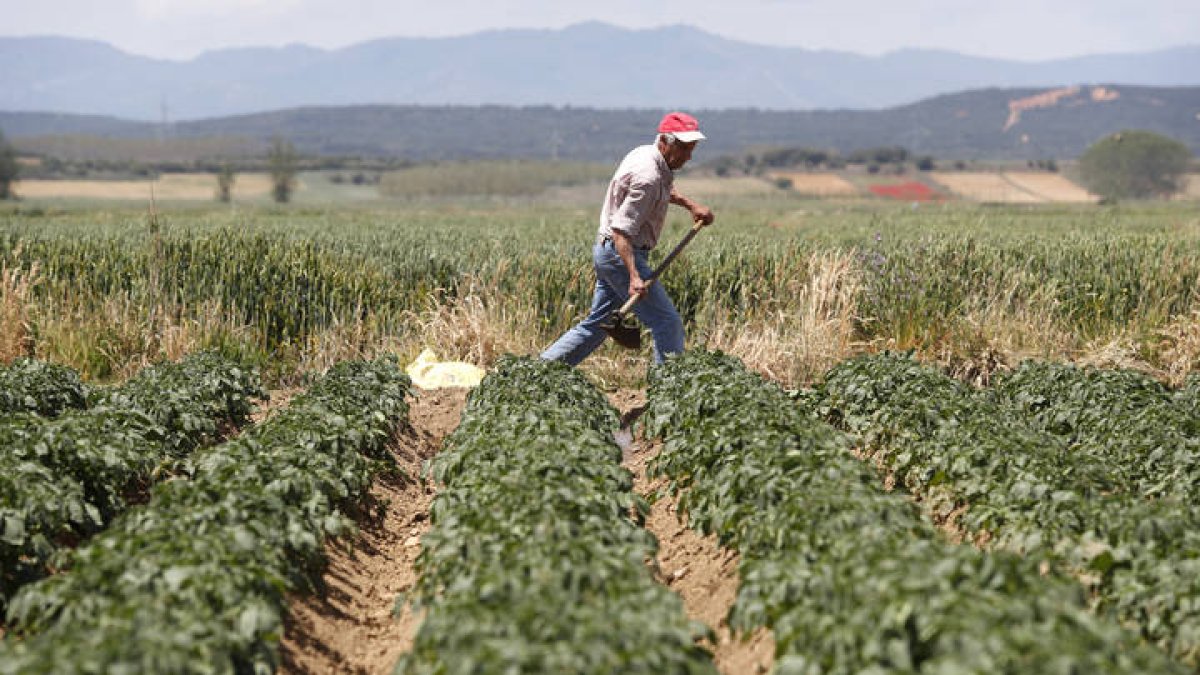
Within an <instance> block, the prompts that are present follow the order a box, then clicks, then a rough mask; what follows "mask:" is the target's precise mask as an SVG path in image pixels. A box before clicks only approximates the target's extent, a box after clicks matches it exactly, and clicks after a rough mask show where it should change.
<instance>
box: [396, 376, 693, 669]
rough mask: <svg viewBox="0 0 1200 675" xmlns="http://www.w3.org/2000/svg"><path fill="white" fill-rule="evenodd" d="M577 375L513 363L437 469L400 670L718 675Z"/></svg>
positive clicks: (612, 417)
mask: <svg viewBox="0 0 1200 675" xmlns="http://www.w3.org/2000/svg"><path fill="white" fill-rule="evenodd" d="M617 422H618V420H617V415H616V413H615V411H614V410H613V409H612V407H611V406H610V405H609V404H608V403H607V402H606V401H605V400H604V397H603V396H602V395H601V394H600V393H599V392H598V391H597V390H596V389H595V388H594V387H593V386H592V385H590V384H589V383H588V382H587V381H586V379H584V378H583V376H582V375H580V374H579V373H577V372H576V371H573V370H571V369H569V368H567V367H566V366H563V365H562V364H559V363H547V362H543V361H540V360H537V359H528V358H515V357H506V358H505V359H502V360H501V361H500V363H499V364H498V365H497V367H496V369H495V370H494V371H493V372H491V373H490V374H489V375H488V376H487V378H486V379H485V380H484V381H483V383H482V385H481V386H480V387H479V388H478V389H476V390H475V391H474V392H473V393H472V395H471V398H470V401H469V405H468V406H467V409H466V410H465V412H464V414H463V417H462V421H461V423H460V424H459V426H458V428H457V430H456V431H455V432H454V433H453V434H452V435H451V436H450V437H449V438H448V439H447V442H446V447H445V449H443V451H442V452H441V453H440V454H439V455H438V457H437V458H436V459H435V460H433V461H432V463H431V464H430V466H429V467H428V472H429V474H430V476H431V477H432V478H433V479H434V480H435V481H437V482H440V483H442V484H443V486H444V487H443V488H442V490H441V491H440V492H439V494H438V496H437V498H436V499H435V500H434V503H433V506H432V509H431V512H430V513H431V520H432V523H433V528H432V530H431V531H430V532H429V533H428V534H426V535H425V536H424V537H423V539H422V547H423V548H422V551H421V555H420V557H419V559H418V568H419V572H420V575H421V576H420V581H419V582H418V584H417V586H416V588H415V589H414V591H413V599H414V600H415V604H416V606H417V607H419V608H426V609H427V610H428V612H427V614H426V617H425V619H424V621H423V623H422V624H421V627H420V629H419V631H418V633H417V636H416V640H415V645H414V647H413V650H412V651H411V652H410V653H409V654H406V655H405V656H404V657H402V658H401V660H400V661H399V662H398V663H397V665H396V668H395V672H396V673H518V672H521V673H566V672H570V673H713V672H715V670H714V668H713V665H712V662H711V660H710V657H709V655H708V653H707V652H706V651H705V650H704V649H703V648H702V647H700V646H699V645H697V644H696V639H697V637H699V636H700V635H702V634H704V630H703V629H702V628H701V627H699V626H693V625H690V624H689V622H688V621H687V620H686V619H685V617H684V614H683V611H682V607H681V602H680V600H679V598H678V596H676V595H674V594H673V593H671V592H670V591H669V590H668V589H667V588H666V587H664V586H662V585H660V584H657V583H655V581H654V579H653V577H652V575H651V573H650V571H649V569H647V567H646V561H647V560H652V559H653V558H654V553H655V550H656V546H657V543H656V541H655V540H654V538H653V536H652V535H650V534H649V533H648V532H647V531H646V530H645V529H643V528H641V527H639V523H638V522H635V518H636V520H638V521H640V520H641V519H642V518H643V517H644V514H645V512H646V509H647V505H646V504H645V502H644V501H643V500H641V499H640V498H639V497H637V496H635V494H634V493H633V491H632V488H633V481H632V477H631V475H630V473H629V472H628V471H627V470H626V469H624V468H623V467H622V466H621V450H620V449H619V448H618V447H617V445H616V443H615V442H614V440H613V438H612V432H613V431H614V430H615V429H616V427H617Z"/></svg>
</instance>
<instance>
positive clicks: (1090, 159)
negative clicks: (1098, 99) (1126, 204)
mask: <svg viewBox="0 0 1200 675" xmlns="http://www.w3.org/2000/svg"><path fill="white" fill-rule="evenodd" d="M1191 156H1192V153H1191V151H1190V150H1188V148H1187V146H1186V145H1184V144H1183V143H1180V142H1179V141H1176V140H1174V139H1171V138H1167V137H1166V136H1161V135H1159V134H1156V133H1153V132H1149V131H1121V132H1118V133H1115V134H1113V135H1111V136H1109V137H1107V138H1104V139H1101V140H1100V141H1098V142H1096V143H1095V144H1094V145H1092V147H1090V148H1088V149H1087V152H1085V153H1083V156H1082V157H1080V158H1079V172H1080V176H1081V178H1082V180H1083V184H1084V186H1085V187H1087V189H1089V190H1091V191H1092V192H1093V193H1095V194H1097V195H1100V196H1101V197H1104V198H1106V199H1128V198H1134V199H1144V198H1148V197H1170V196H1171V195H1172V194H1174V193H1176V192H1178V191H1179V188H1180V180H1181V178H1182V177H1183V174H1184V173H1185V172H1186V171H1187V167H1188V162H1189V161H1190V159H1191Z"/></svg>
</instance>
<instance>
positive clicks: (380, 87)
mask: <svg viewBox="0 0 1200 675" xmlns="http://www.w3.org/2000/svg"><path fill="white" fill-rule="evenodd" d="M1099 83H1108V84H1117V85H1140V86H1165V87H1174V86H1195V85H1200V46H1185V47H1176V48H1171V49H1164V50H1161V51H1155V52H1148V53H1138V54H1098V55H1091V56H1082V57H1077V58H1069V59H1058V60H1050V61H1040V62H1022V61H1012V60H1002V59H993V58H979V57H973V56H966V55H963V54H958V53H954V52H948V51H936V50H917V49H906V50H900V51H895V52H890V53H887V54H884V55H882V56H863V55H858V54H852V53H847V52H839V51H829V50H809V49H802V48H784V47H773V46H764V45H757V44H750V43H745V42H738V41H734V40H729V39H725V38H722V37H719V36H716V35H713V34H710V33H706V32H704V31H701V30H698V29H695V28H692V27H688V26H673V27H666V28H658V29H650V30H628V29H623V28H618V27H614V26H611V25H607V24H603V23H595V22H592V23H583V24H577V25H574V26H570V27H567V28H564V29H560V30H500V31H488V32H482V33H476V34H472V35H467V36H462V37H453V38H389V39H380V40H374V41H370V42H364V43H360V44H356V45H352V46H349V47H345V48H341V49H333V50H324V49H317V48H313V47H308V46H303V45H292V46H287V47H281V48H266V47H261V48H260V47H252V48H239V49H223V50H219V51H211V52H206V53H204V54H201V55H200V56H198V57H196V58H194V59H191V60H187V61H173V60H164V59H154V58H148V57H144V56H137V55H133V54H129V53H126V52H123V51H121V50H119V49H117V48H115V47H113V46H111V45H108V44H106V43H102V42H96V41H89V40H80V39H74V38H64V37H4V38H0V110H3V111H9V112H32V111H42V112H58V113H72V114H81V115H107V116H114V117H119V118H124V119H129V120H142V121H162V120H164V118H165V119H169V120H171V121H180V120H196V119H203V118H211V117H222V116H230V115H244V114H249V113H256V112H263V111H271V110H280V109H285V108H297V107H312V106H364V105H399V106H480V105H499V106H542V105H546V106H559V107H561V106H577V107H591V108H598V109H611V110H621V109H652V110H660V111H661V110H664V109H672V108H684V109H704V110H722V109H733V108H741V109H761V110H775V111H784V110H809V111H811V110H839V109H856V110H878V109H883V108H892V107H897V106H903V105H907V104H911V103H915V102H917V101H920V100H923V99H927V98H930V97H936V96H938V95H942V94H947V93H951V92H958V91H963V90H973V89H987V88H1049V87H1061V86H1069V85H1094V84H1099Z"/></svg>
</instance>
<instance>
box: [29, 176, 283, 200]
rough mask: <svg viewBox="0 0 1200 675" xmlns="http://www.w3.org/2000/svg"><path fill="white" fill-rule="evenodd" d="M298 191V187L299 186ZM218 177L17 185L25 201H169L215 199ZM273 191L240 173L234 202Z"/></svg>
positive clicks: (265, 180)
mask: <svg viewBox="0 0 1200 675" xmlns="http://www.w3.org/2000/svg"><path fill="white" fill-rule="evenodd" d="M297 189H299V186H297ZM216 190H217V177H216V176H215V175H213V174H207V173H181V174H174V173H172V174H164V175H162V176H160V177H159V178H158V179H156V180H23V181H20V182H18V183H17V184H16V185H15V191H16V193H17V194H18V195H19V196H20V197H21V198H22V199H56V198H63V199H113V200H123V201H137V200H149V199H150V195H151V192H152V191H153V195H154V198H155V199H159V200H169V201H175V200H178V201H197V200H212V199H214V198H215V196H216ZM270 192H271V177H270V176H268V175H267V174H249V173H248V174H238V175H237V176H236V178H235V179H234V183H233V198H234V199H252V198H258V197H265V196H267V195H269V194H270Z"/></svg>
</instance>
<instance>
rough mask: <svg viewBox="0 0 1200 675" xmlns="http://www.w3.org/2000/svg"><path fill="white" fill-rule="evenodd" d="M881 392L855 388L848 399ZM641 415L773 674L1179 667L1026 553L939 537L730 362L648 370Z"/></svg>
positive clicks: (707, 358)
mask: <svg viewBox="0 0 1200 675" xmlns="http://www.w3.org/2000/svg"><path fill="white" fill-rule="evenodd" d="M889 389H895V387H894V383H891V382H883V381H874V382H869V383H868V382H862V383H861V384H860V385H859V386H853V387H848V397H849V398H850V399H851V400H860V401H866V400H870V399H871V398H872V397H874V396H877V395H879V394H880V393H882V392H885V391H887V390H889ZM857 412H858V411H853V410H852V411H849V412H848V413H847V415H846V417H850V416H852V415H854V414H857ZM918 417H920V416H918ZM644 419H646V429H647V432H648V433H650V434H652V435H656V436H661V437H663V439H664V445H663V450H662V453H661V455H660V456H659V458H658V459H656V460H655V461H654V462H653V463H652V464H651V466H650V471H651V472H652V473H655V474H661V475H665V476H666V477H668V478H669V479H670V489H671V490H673V491H675V492H676V493H677V494H678V495H679V505H680V511H681V512H682V513H685V514H686V516H687V518H688V521H689V523H690V524H691V525H692V527H695V528H697V529H699V530H701V531H702V532H706V533H713V534H716V535H717V536H719V537H720V538H721V540H722V541H723V542H725V543H726V544H728V545H731V546H734V547H736V548H737V550H738V551H739V553H740V554H741V563H740V566H739V575H740V577H741V585H740V589H739V593H738V598H737V601H736V603H735V605H734V607H733V609H732V611H731V614H730V619H729V620H730V625H731V626H733V627H734V628H736V629H738V630H742V631H749V630H752V629H754V628H757V627H760V626H766V627H768V628H770V629H771V630H772V631H773V633H774V637H775V641H776V657H777V660H776V670H777V671H778V672H781V673H814V674H815V673H861V672H876V673H883V672H899V673H911V672H989V673H997V672H999V673H1030V672H1046V673H1052V672H1089V673H1090V672H1095V673H1100V672H1108V673H1144V672H1175V671H1176V670H1177V669H1176V668H1174V667H1173V666H1172V664H1171V663H1170V662H1169V661H1168V660H1167V659H1166V658H1165V657H1164V656H1163V655H1161V654H1160V653H1158V652H1157V651H1156V650H1153V649H1148V648H1146V647H1142V646H1139V645H1138V644H1137V639H1136V638H1135V636H1133V635H1131V634H1129V633H1126V632H1124V631H1122V630H1121V629H1119V628H1118V627H1117V626H1116V625H1115V624H1113V623H1109V622H1105V621H1103V620H1102V619H1098V618H1096V617H1093V616H1091V615H1090V614H1089V613H1088V612H1087V608H1086V603H1085V598H1084V595H1083V593H1082V590H1081V589H1080V588H1079V586H1078V585H1077V584H1075V583H1073V582H1071V581H1069V580H1065V579H1063V578H1061V577H1056V576H1043V575H1042V574H1041V572H1040V571H1039V569H1038V561H1037V560H1036V559H1026V558H1021V557H1018V556H1015V555H1012V554H1008V553H1004V552H995V553H985V552H981V551H979V550H977V549H975V548H973V547H970V546H963V545H952V544H950V543H948V542H946V541H945V540H944V539H943V538H942V537H941V536H940V535H939V533H938V532H937V531H936V530H935V529H934V527H933V525H932V524H931V523H929V521H928V520H926V519H924V518H922V517H921V515H920V513H919V511H918V510H917V509H916V508H915V506H914V505H913V504H912V503H911V502H909V501H908V500H906V499H905V497H904V496H903V495H901V494H895V493H887V492H884V491H883V489H882V488H881V487H880V486H879V481H878V479H877V477H876V476H875V474H874V471H873V470H872V469H871V468H870V467H869V466H868V465H866V464H865V463H863V462H861V461H860V460H858V459H856V458H855V457H854V456H853V455H851V454H850V452H849V443H848V440H847V439H846V438H845V437H844V436H842V435H841V434H839V433H837V432H836V431H835V430H834V429H832V428H831V427H829V426H828V425H826V424H824V423H822V422H821V421H819V420H818V419H816V418H815V417H812V416H810V415H809V414H808V413H807V412H805V411H803V410H802V409H801V408H800V407H798V406H796V405H794V404H793V402H792V401H791V399H790V398H789V397H788V396H787V395H786V394H785V392H783V391H782V390H781V389H779V388H778V387H777V386H776V385H773V384H771V383H769V382H767V381H765V380H763V379H762V378H761V377H759V376H757V375H754V374H752V373H750V372H749V371H747V370H746V369H745V368H744V367H743V366H742V365H741V364H740V363H738V362H737V361H736V360H734V359H731V358H729V357H726V356H724V355H721V354H719V353H688V354H684V355H682V356H680V357H677V358H673V359H671V360H669V361H668V363H667V364H665V365H664V366H661V367H658V368H656V369H654V370H653V371H652V372H651V389H650V403H649V407H648V409H647V411H646V414H645V416H644Z"/></svg>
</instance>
